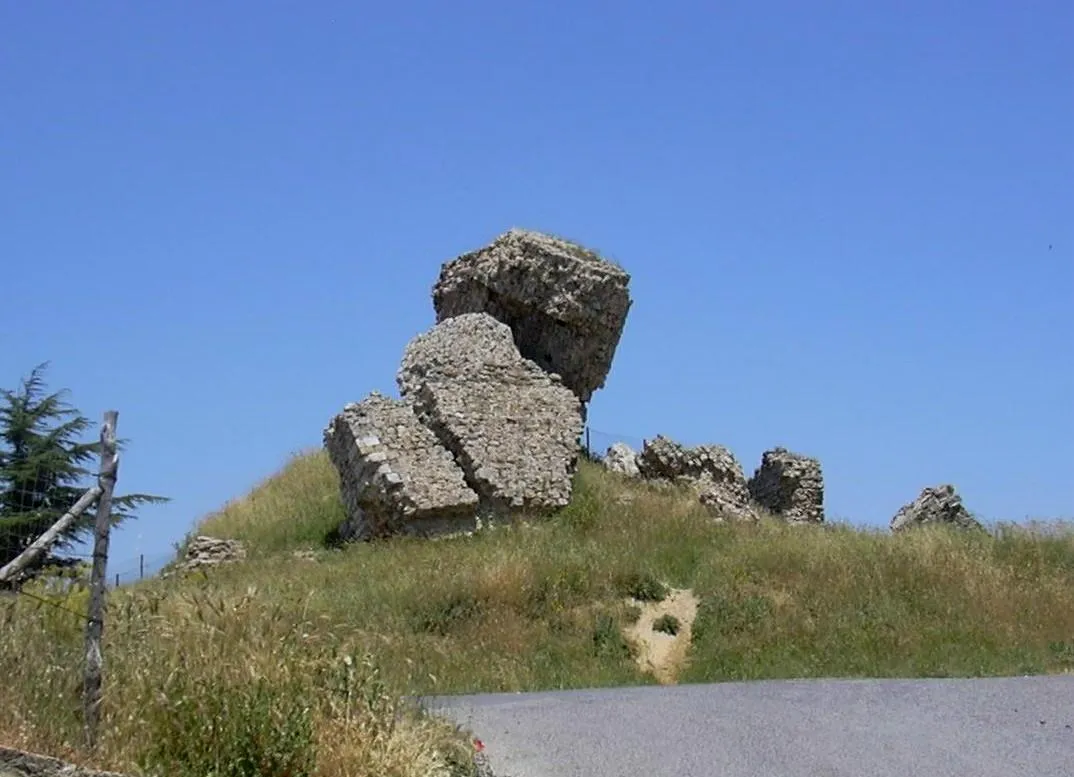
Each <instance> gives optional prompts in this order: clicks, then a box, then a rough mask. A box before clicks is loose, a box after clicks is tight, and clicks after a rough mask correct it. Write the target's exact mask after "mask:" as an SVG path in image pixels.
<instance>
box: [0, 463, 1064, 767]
mask: <svg viewBox="0 0 1074 777" xmlns="http://www.w3.org/2000/svg"><path fill="white" fill-rule="evenodd" d="M624 492H629V493H630V495H631V497H632V499H631V500H629V501H628V502H627V503H625V504H624V503H621V502H620V501H619V499H618V497H620V496H621V495H623V494H624ZM342 516H343V512H342V508H341V506H340V503H339V495H338V483H337V480H336V476H335V473H334V472H333V470H332V468H331V466H330V464H329V462H328V460H327V457H326V456H325V455H324V454H323V453H320V452H318V453H315V454H312V455H306V456H301V457H297V458H295V459H293V460H292V461H290V462H289V463H288V464H287V465H286V467H285V468H284V469H283V470H282V472H281V473H279V474H278V475H277V476H275V477H273V478H270V479H269V480H267V481H265V483H263V484H262V485H261V486H259V487H258V488H257V489H255V490H254V491H253V492H252V493H251V494H249V495H248V496H246V497H243V498H241V499H238V500H235V501H234V502H232V503H230V504H228V505H226V506H225V507H224V508H223V509H222V510H220V511H219V512H218V513H216V514H214V515H212V516H210V517H209V518H207V519H206V520H205V521H204V523H203V524H202V526H200V527H199V529H198V533H203V534H209V535H213V536H219V537H234V538H238V539H242V540H245V541H246V542H247V543H248V545H249V559H248V560H247V561H246V562H243V563H240V564H235V565H231V566H225V567H221V568H218V569H216V570H212V571H210V572H207V573H195V574H192V575H189V576H187V577H185V578H182V579H180V578H170V579H167V580H152V581H146V582H145V583H143V584H139V585H137V586H133V587H130V588H126V589H121V590H120V591H117V592H114V593H113V594H111V595H110V600H109V614H108V623H107V627H106V631H105V634H106V640H107V645H106V651H107V652H106V661H107V663H106V672H107V683H108V694H107V696H106V699H105V706H104V713H105V717H106V720H105V725H104V732H105V735H104V740H103V741H102V746H101V749H100V752H99V753H98V754H97V756H96V757H95V759H93V763H95V764H97V765H99V766H103V767H109V768H112V769H117V770H127V771H130V772H135V771H137V770H138V769H140V768H141V769H144V770H145V771H146V772H147V773H150V772H152V767H153V766H154V764H160V763H164V762H166V761H168V760H169V759H170V760H171V761H172V762H173V763H175V764H180V765H182V768H185V769H187V771H186V772H181V770H179V769H178V767H176V769H177V771H175V772H174V773H176V774H179V773H183V774H187V773H189V774H191V775H193V774H195V773H199V772H202V773H203V772H204V771H205V770H206V769H211V768H214V769H217V773H219V774H229V773H235V774H237V773H238V772H227V770H226V768H225V767H224V766H220V765H218V762H213V763H209V762H207V761H204V760H198V759H199V758H200V756H199V755H198V754H199V753H206V752H209V753H218V754H219V758H220V759H222V760H221V761H219V764H235V763H242V762H243V760H242V759H244V758H247V759H249V758H252V757H253V756H251V755H250V754H251V753H260V752H261V749H265V748H269V745H270V744H271V745H272V746H273V747H276V746H279V747H283V749H284V751H285V752H282V753H276V755H275V756H273V757H277V758H278V759H279V761H280V763H282V764H283V766H279V768H278V771H277V772H268V771H266V772H263V773H266V774H267V773H279V774H284V773H288V774H293V775H299V774H303V773H306V772H304V771H303V770H304V769H313V768H316V773H317V774H320V775H344V774H347V775H367V774H368V775H374V774H376V775H400V776H403V775H406V776H407V777H409V776H410V775H418V774H422V775H424V774H440V775H445V777H450V776H451V775H459V774H467V773H469V772H468V770H470V769H472V765H468V756H469V753H468V750H467V748H468V747H469V742H468V739H467V736H466V734H465V732H461V731H459V730H457V729H456V728H455V727H453V726H449V725H447V724H446V723H444V722H443V721H439V720H437V719H433V718H428V717H425V716H422V715H420V714H418V713H417V712H416V711H414V710H412V709H410V708H409V707H406V706H400V704H401V703H400V702H399V701H398V700H399V697H400V696H403V695H408V696H423V695H429V694H440V693H462V692H479V691H523V690H537V689H559V688H578V687H594V686H613V685H623V684H642V683H652V682H655V681H654V680H652V679H651V678H650V677H649V676H648V675H644V674H641V673H640V672H639V670H638V668H637V667H636V665H635V663H634V661H633V657H632V655H631V648H630V646H629V645H628V644H627V643H626V641H624V639H623V637H622V634H621V627H622V626H624V625H626V624H629V623H632V622H634V621H635V620H636V619H637V617H638V610H637V608H636V607H634V606H633V605H632V604H631V603H630V599H629V598H628V597H634V598H636V599H642V600H650V601H651V600H656V599H659V598H662V597H663V596H664V595H665V594H666V589H667V587H668V586H670V587H674V588H691V589H693V591H694V592H695V594H697V595H698V596H699V597H700V600H701V604H700V610H699V613H698V618H697V621H696V623H695V624H694V627H693V632H692V640H693V642H692V646H691V651H690V656H689V661H688V664H687V666H686V669H685V674H684V675H683V676H681V677H680V680H681V681H685V682H711V681H721V680H741V679H761V678H790V677H920V676H928V677H954V676H987V675H1015V674H1027V673H1031V674H1035V673H1049V672H1050V673H1058V672H1069V671H1072V670H1074V533H1072V532H1071V531H1069V528H1068V527H1059V528H1058V529H1055V530H1051V531H1035V532H1027V531H1019V530H1014V529H1006V530H1003V531H1000V532H996V533H995V534H994V535H989V534H984V533H978V534H964V533H958V532H956V531H951V530H945V529H943V528H927V529H921V530H918V531H913V532H907V533H904V534H901V535H898V536H892V535H890V534H888V533H886V532H878V531H859V530H854V529H851V528H849V527H835V528H832V529H830V530H828V531H820V530H813V529H810V528H804V527H788V526H785V525H781V524H779V523H776V522H773V521H768V520H766V521H762V522H760V523H759V524H750V525H744V524H733V523H730V524H715V523H713V522H712V521H711V520H709V519H708V518H707V516H706V514H705V513H704V512H703V510H702V509H701V508H700V507H699V506H697V505H696V504H695V503H694V502H693V500H692V499H690V498H689V497H688V496H687V495H685V494H683V493H680V492H676V491H668V490H660V489H656V488H650V487H647V486H645V485H644V484H638V483H632V482H629V481H626V480H623V479H622V478H619V477H617V476H614V475H611V474H609V473H606V472H604V471H603V470H602V469H601V468H600V467H599V466H597V465H595V464H593V463H591V462H586V461H583V462H582V463H581V466H580V470H579V473H578V476H577V480H576V488H575V495H574V499H573V501H572V504H571V505H570V506H569V507H568V508H567V509H566V510H564V511H562V512H561V513H559V514H558V515H556V516H554V517H550V518H548V519H546V520H542V521H539V522H535V523H531V524H528V525H527V524H523V525H517V526H509V527H501V528H497V529H495V530H490V531H487V532H482V533H479V534H477V535H475V536H472V537H460V538H456V539H445V540H439V541H436V542H430V541H421V540H416V539H395V540H388V541H380V542H376V543H371V544H360V545H353V546H348V547H345V548H343V549H341V550H329V549H326V548H325V547H324V538H325V537H326V536H327V535H328V534H330V532H331V530H332V529H333V528H334V527H335V526H336V525H337V524H338V522H339V521H340V520H341V519H342ZM299 548H303V549H318V550H317V554H316V555H317V560H316V561H308V560H299V559H296V558H294V557H293V556H292V551H293V550H295V549H299ZM84 598H85V597H84V592H78V593H75V594H73V595H72V596H70V597H68V598H67V599H65V600H64V604H65V605H66V606H70V607H72V608H74V609H79V608H82V609H83V610H84V606H85V602H84ZM0 629H2V630H3V634H4V638H3V639H2V640H0V673H2V674H3V677H4V678H5V682H4V683H3V684H2V685H0V742H5V743H8V744H11V745H14V746H25V747H27V748H29V749H36V750H38V751H44V752H49V753H51V754H54V755H61V756H62V755H65V754H71V753H75V752H77V746H78V743H79V741H80V736H81V732H80V728H79V719H78V705H77V687H78V679H79V678H78V673H77V666H78V665H79V661H80V660H81V653H82V643H81V624H80V623H78V621H77V619H76V618H74V617H73V616H71V615H69V614H67V613H64V612H62V611H58V610H55V609H54V608H51V607H46V606H43V605H39V604H37V603H35V602H33V601H31V600H28V599H25V598H23V599H16V600H0ZM348 662H349V663H348ZM228 704H230V705H231V706H226V705H228ZM224 712H226V717H227V718H228V719H229V720H231V721H232V724H231V727H230V728H227V729H225V730H217V729H213V730H205V729H204V726H202V724H201V722H202V721H204V720H206V719H207V718H212V717H213V715H220V714H224ZM267 731H280V732H283V733H281V735H280V736H278V737H267V735H266V733H265V732H267ZM259 748H260V749H259ZM266 757H267V756H266ZM154 759H156V760H154ZM288 759H292V760H288ZM83 760H85V759H83ZM228 768H230V767H228ZM288 769H290V771H287V770H288Z"/></svg>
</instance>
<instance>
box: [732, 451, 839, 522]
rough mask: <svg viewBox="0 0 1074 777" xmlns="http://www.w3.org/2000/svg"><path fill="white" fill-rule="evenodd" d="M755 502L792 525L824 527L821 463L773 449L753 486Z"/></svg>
mask: <svg viewBox="0 0 1074 777" xmlns="http://www.w3.org/2000/svg"><path fill="white" fill-rule="evenodd" d="M748 487H749V491H750V496H751V497H752V498H753V501H754V502H756V503H757V504H758V505H760V506H761V507H763V508H765V509H766V510H768V511H769V512H771V513H774V514H776V515H778V516H779V517H781V518H783V519H784V520H786V521H787V522H788V523H824V478H823V476H822V475H821V469H820V461H819V460H817V459H814V458H812V457H810V456H803V455H801V454H798V453H792V452H791V451H788V450H787V449H786V448H773V449H772V450H768V451H765V452H764V454H763V455H762V457H761V466H760V467H758V468H757V470H756V471H755V472H754V473H753V477H752V478H750V481H749V484H748Z"/></svg>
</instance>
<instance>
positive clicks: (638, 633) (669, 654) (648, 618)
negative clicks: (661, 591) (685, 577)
mask: <svg viewBox="0 0 1074 777" xmlns="http://www.w3.org/2000/svg"><path fill="white" fill-rule="evenodd" d="M630 603H631V604H632V605H633V606H635V607H637V608H638V609H640V610H641V617H639V618H638V620H637V622H636V623H634V624H632V625H631V626H627V627H626V628H624V629H623V636H624V637H625V638H626V640H627V641H628V642H630V643H631V644H632V645H634V647H635V655H636V656H637V662H638V666H639V667H640V668H641V670H642V671H643V672H648V673H649V674H652V675H653V677H655V678H656V680H657V682H659V683H660V684H661V685H674V684H675V683H676V682H677V681H678V677H679V673H680V672H681V671H682V669H683V667H684V666H685V665H686V659H687V653H688V651H689V649H690V635H691V629H692V628H693V624H694V618H696V617H697V605H698V598H697V597H696V596H694V593H693V591H690V590H689V589H671V591H669V593H668V595H667V596H666V597H664V599H663V601H659V602H641V601H638V600H636V599H631V600H630ZM666 616H671V618H673V619H674V621H673V622H672V623H675V624H677V628H676V629H675V631H676V633H675V634H669V633H667V632H666V631H657V630H656V629H654V628H653V626H654V624H657V623H658V622H659V621H661V620H664V621H666V620H667V617H666Z"/></svg>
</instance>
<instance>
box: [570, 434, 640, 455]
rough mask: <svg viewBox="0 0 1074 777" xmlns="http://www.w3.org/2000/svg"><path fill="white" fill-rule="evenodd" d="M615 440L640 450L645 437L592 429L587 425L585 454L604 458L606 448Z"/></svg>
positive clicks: (584, 443) (584, 442) (584, 441)
mask: <svg viewBox="0 0 1074 777" xmlns="http://www.w3.org/2000/svg"><path fill="white" fill-rule="evenodd" d="M617 442H621V443H625V444H626V445H629V446H630V447H631V448H633V449H634V450H635V451H640V450H641V449H642V447H644V445H645V438H643V437H639V436H638V435H636V434H625V433H621V432H613V431H607V430H602V429H594V428H593V427H591V426H587V427H586V428H585V432H584V439H583V445H584V447H585V450H586V455H587V456H588V457H589V458H591V459H601V458H604V456H605V454H607V452H608V448H610V447H611V446H612V445H614V444H615V443H617Z"/></svg>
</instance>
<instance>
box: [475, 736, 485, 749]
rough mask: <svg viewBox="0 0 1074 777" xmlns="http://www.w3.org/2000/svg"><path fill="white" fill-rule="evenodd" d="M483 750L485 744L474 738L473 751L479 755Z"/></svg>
mask: <svg viewBox="0 0 1074 777" xmlns="http://www.w3.org/2000/svg"><path fill="white" fill-rule="evenodd" d="M484 749H485V743H484V742H482V741H481V740H480V739H478V738H477V737H474V750H476V751H477V752H479V753H480V752H481V751H482V750H484Z"/></svg>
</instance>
